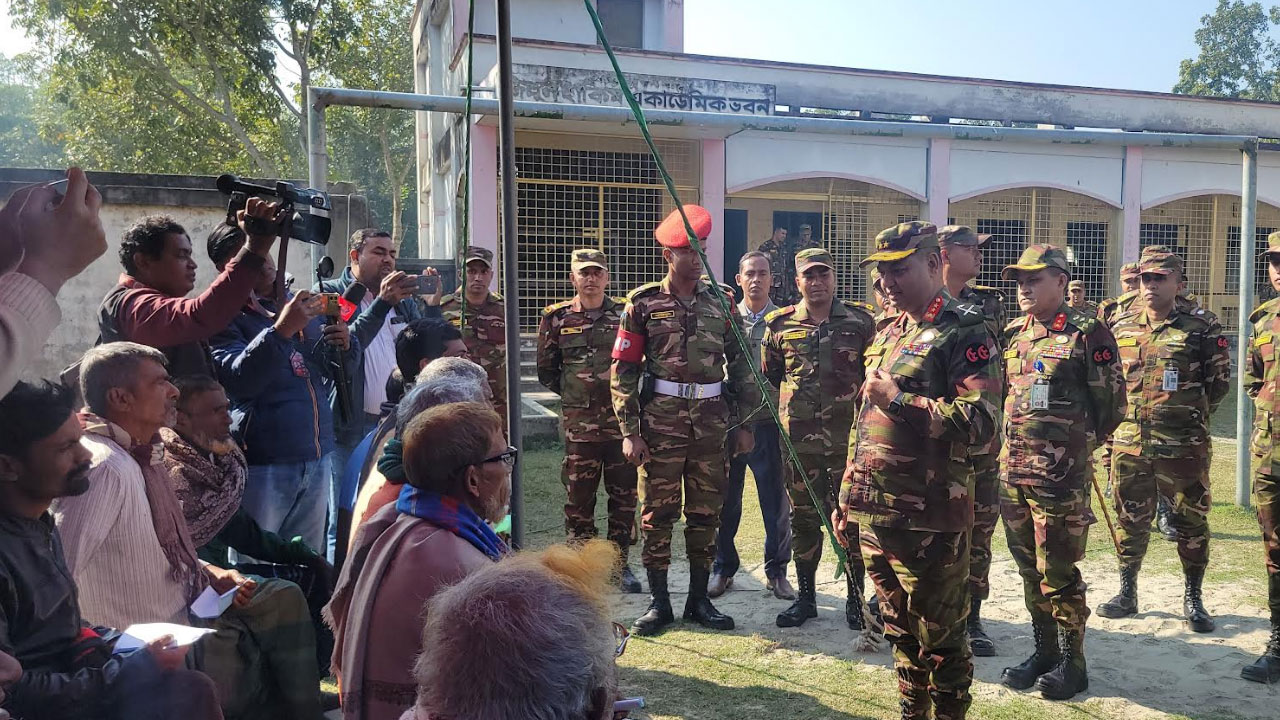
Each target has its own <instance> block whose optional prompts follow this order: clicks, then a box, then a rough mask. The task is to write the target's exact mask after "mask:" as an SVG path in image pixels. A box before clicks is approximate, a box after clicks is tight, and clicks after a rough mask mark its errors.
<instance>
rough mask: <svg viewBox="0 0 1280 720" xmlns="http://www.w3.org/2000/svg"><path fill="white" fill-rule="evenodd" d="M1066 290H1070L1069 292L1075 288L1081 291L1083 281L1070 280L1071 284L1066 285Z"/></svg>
mask: <svg viewBox="0 0 1280 720" xmlns="http://www.w3.org/2000/svg"><path fill="white" fill-rule="evenodd" d="M1067 288H1069V289H1071V290H1075V289H1076V288H1080V289H1081V290H1083V289H1084V281H1083V280H1072V281H1071V282H1069V283H1067Z"/></svg>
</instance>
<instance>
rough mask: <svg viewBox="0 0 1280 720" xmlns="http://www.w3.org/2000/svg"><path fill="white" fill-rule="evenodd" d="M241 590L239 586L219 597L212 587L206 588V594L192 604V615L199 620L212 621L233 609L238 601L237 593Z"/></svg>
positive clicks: (201, 594) (203, 593) (202, 594)
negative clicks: (232, 605)
mask: <svg viewBox="0 0 1280 720" xmlns="http://www.w3.org/2000/svg"><path fill="white" fill-rule="evenodd" d="M239 589H240V586H239V585H237V586H236V587H233V588H231V589H230V590H228V591H226V592H224V593H222V594H221V595H219V594H218V591H217V590H214V589H213V587H212V586H210V587H206V588H205V589H204V592H202V593H200V597H198V598H196V601H195V602H193V603H191V613H192V614H193V615H195V616H196V617H198V618H201V619H204V620H212V619H214V618H216V617H218V616H220V615H222V613H224V612H226V611H227V608H229V607H231V603H232V602H234V601H235V599H236V591H237V590H239Z"/></svg>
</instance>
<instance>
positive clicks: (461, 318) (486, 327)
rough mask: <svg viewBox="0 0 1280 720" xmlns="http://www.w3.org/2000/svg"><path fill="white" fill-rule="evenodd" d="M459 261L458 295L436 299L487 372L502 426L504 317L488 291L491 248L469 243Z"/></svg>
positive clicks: (495, 296)
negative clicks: (460, 280)
mask: <svg viewBox="0 0 1280 720" xmlns="http://www.w3.org/2000/svg"><path fill="white" fill-rule="evenodd" d="M463 263H464V267H465V268H466V280H465V281H464V285H463V289H462V293H461V296H459V295H458V294H453V295H446V296H445V297H444V298H443V299H442V300H441V301H440V310H441V312H443V313H444V319H445V320H448V321H449V322H451V323H453V326H454V327H456V328H458V329H459V330H461V331H462V341H463V342H464V343H466V345H467V357H469V358H471V359H472V360H474V361H475V362H477V363H479V365H480V367H482V368H484V370H485V372H486V373H487V374H488V375H489V389H490V390H491V391H493V409H494V410H496V411H498V416H499V417H501V418H502V427H503V428H506V427H507V423H508V420H507V317H506V313H505V311H504V307H505V305H504V303H503V300H502V296H501V295H499V294H497V293H495V292H490V291H489V284H490V283H492V282H493V251H492V250H490V249H488V248H482V247H478V246H475V245H473V246H471V247H468V248H467V251H466V254H464V255H463ZM516 420H517V421H518V420H519V418H516ZM504 432H506V431H505V430H504Z"/></svg>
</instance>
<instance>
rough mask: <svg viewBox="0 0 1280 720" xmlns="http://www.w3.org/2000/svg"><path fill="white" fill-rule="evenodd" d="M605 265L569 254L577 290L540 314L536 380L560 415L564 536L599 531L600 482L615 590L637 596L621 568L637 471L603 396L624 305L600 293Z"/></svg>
mask: <svg viewBox="0 0 1280 720" xmlns="http://www.w3.org/2000/svg"><path fill="white" fill-rule="evenodd" d="M607 263H608V261H607V259H606V258H605V255H604V253H603V252H600V251H599V250H596V249H595V248H580V249H578V250H574V251H573V253H572V254H571V255H570V260H569V280H570V282H572V283H573V288H574V290H575V291H576V293H575V294H574V296H573V298H572V299H569V300H565V301H564V302H558V303H555V304H554V305H549V306H547V309H546V310H544V311H543V312H542V323H541V325H540V327H539V328H538V381H539V382H541V383H542V384H543V386H545V387H546V388H547V389H548V390H550V391H551V392H554V393H556V394H558V395H559V396H560V405H561V407H562V410H561V414H562V416H563V418H564V419H563V425H564V435H565V443H564V465H563V467H562V471H561V479H562V480H563V482H564V487H565V492H566V494H567V498H566V500H565V504H564V525H565V533H566V534H568V536H569V539H570V540H576V541H586V540H589V539H591V538H593V537H595V536H596V535H597V534H598V531H597V530H596V490H598V489H599V487H600V483H601V481H602V480H603V482H604V487H605V492H606V493H607V494H608V496H609V530H608V536H609V540H610V541H611V542H612V543H613V544H614V545H616V546H617V548H618V552H619V555H620V556H621V558H622V577H621V583H620V584H621V587H622V591H623V592H627V593H638V592H640V591H641V587H640V581H639V580H637V579H636V576H635V574H634V573H633V572H632V571H631V566H630V565H628V564H627V555H628V550H629V549H630V548H631V533H632V531H634V530H635V525H636V467H635V465H632V464H631V463H629V462H627V458H626V457H625V456H624V455H623V454H622V435H621V434H620V433H619V431H618V417H617V415H615V414H614V412H613V403H612V401H611V400H610V396H609V368H610V366H611V365H612V363H613V361H612V359H611V357H610V351H611V350H612V349H613V340H614V338H615V337H617V335H618V318H619V317H620V316H621V314H622V307H623V304H622V302H621V301H619V300H617V299H615V298H611V297H609V296H608V295H606V294H605V291H606V290H607V289H608V288H609V266H608V264H607Z"/></svg>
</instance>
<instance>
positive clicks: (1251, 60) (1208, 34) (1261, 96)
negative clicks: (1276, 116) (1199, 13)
mask: <svg viewBox="0 0 1280 720" xmlns="http://www.w3.org/2000/svg"><path fill="white" fill-rule="evenodd" d="M1277 24H1280V8H1276V7H1272V8H1270V9H1266V8H1263V6H1262V3H1258V2H1253V3H1245V2H1243V1H1242V0H1218V7H1217V9H1216V10H1214V12H1213V13H1212V14H1210V15H1205V16H1204V17H1202V18H1201V19H1200V29H1198V30H1196V35H1195V37H1196V45H1198V46H1199V47H1200V54H1199V55H1198V56H1197V57H1195V58H1194V59H1190V60H1183V61H1182V65H1181V67H1180V68H1179V71H1178V84H1177V85H1174V87H1173V91H1174V92H1176V93H1184V94H1187V95H1207V96H1212V97H1239V98H1249V99H1253V100H1267V101H1275V100H1277V99H1280V45H1278V44H1277V43H1276V41H1275V39H1274V38H1273V37H1272V35H1271V31H1272V29H1273V26H1275V25H1277Z"/></svg>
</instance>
